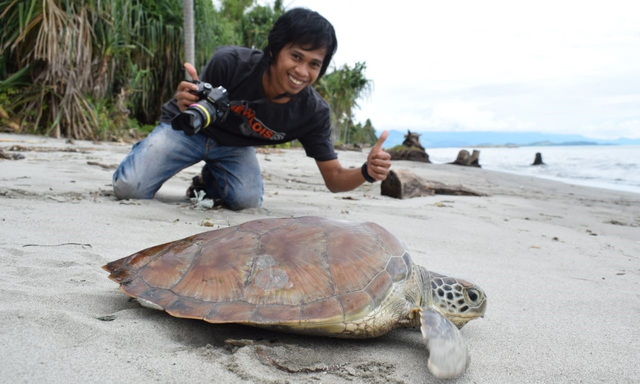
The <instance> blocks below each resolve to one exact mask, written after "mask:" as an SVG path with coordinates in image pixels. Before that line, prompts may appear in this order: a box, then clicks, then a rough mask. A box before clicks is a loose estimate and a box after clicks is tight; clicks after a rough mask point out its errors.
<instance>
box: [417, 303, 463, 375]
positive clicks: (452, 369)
mask: <svg viewBox="0 0 640 384" xmlns="http://www.w3.org/2000/svg"><path fill="white" fill-rule="evenodd" d="M420 320H421V326H420V330H421V331H422V336H423V337H424V342H425V344H426V345H427V349H429V361H428V362H427V367H428V368H429V371H431V373H432V374H433V375H434V376H435V377H437V378H440V379H450V378H455V377H458V376H460V375H462V374H463V373H464V371H465V370H466V369H467V367H468V366H469V361H470V359H469V352H468V351H467V344H466V343H465V342H464V340H463V339H462V335H461V334H460V331H459V330H458V328H457V327H456V326H455V325H454V324H453V323H452V322H451V321H449V320H448V319H447V318H446V317H444V316H442V315H441V314H440V313H438V312H437V311H435V310H433V309H428V308H422V315H421V317H420Z"/></svg>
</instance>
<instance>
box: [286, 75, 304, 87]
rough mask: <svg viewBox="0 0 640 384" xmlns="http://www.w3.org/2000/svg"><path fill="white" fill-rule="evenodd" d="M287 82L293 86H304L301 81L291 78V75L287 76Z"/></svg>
mask: <svg viewBox="0 0 640 384" xmlns="http://www.w3.org/2000/svg"><path fill="white" fill-rule="evenodd" d="M289 81H291V82H292V83H293V84H295V85H302V84H304V81H302V80H298V79H296V78H295V77H293V76H291V75H289Z"/></svg>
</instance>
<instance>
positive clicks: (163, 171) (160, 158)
mask: <svg viewBox="0 0 640 384" xmlns="http://www.w3.org/2000/svg"><path fill="white" fill-rule="evenodd" d="M201 160H204V161H205V162H206V165H205V166H204V168H203V169H202V177H203V179H204V184H205V192H206V193H207V197H208V198H213V199H222V200H224V202H225V203H226V204H227V205H229V207H230V208H231V209H234V210H238V209H244V208H254V207H260V206H261V205H262V194H263V192H264V187H263V185H262V175H261V174H260V165H259V163H258V159H257V157H256V152H255V150H254V149H253V147H230V146H226V145H219V144H218V143H216V141H215V140H214V139H212V138H210V137H208V136H206V135H205V134H203V133H198V134H196V135H193V136H187V135H185V134H184V132H182V131H176V130H174V129H172V128H171V125H170V124H167V123H160V124H159V125H158V126H157V127H156V128H155V129H154V130H153V132H151V134H149V136H147V137H146V138H145V139H144V140H142V141H139V142H137V143H136V144H135V145H134V146H133V148H132V150H131V152H130V153H129V154H128V155H127V157H125V158H124V160H122V163H120V166H119V167H118V169H117V170H116V171H115V173H114V174H113V191H114V193H115V195H116V197H117V198H119V199H151V198H153V196H154V195H155V194H156V192H157V191H158V190H159V189H160V187H161V186H162V184H164V182H165V181H167V180H168V179H169V178H171V177H172V176H173V175H175V174H176V173H178V172H180V171H181V170H182V169H184V168H187V167H189V166H191V165H193V164H196V163H197V162H199V161H201Z"/></svg>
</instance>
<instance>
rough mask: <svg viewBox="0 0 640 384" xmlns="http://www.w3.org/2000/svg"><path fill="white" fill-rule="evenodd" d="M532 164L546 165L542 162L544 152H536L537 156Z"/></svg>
mask: <svg viewBox="0 0 640 384" xmlns="http://www.w3.org/2000/svg"><path fill="white" fill-rule="evenodd" d="M531 165H545V163H543V162H542V153H540V152H537V153H536V158H535V159H534V160H533V164H531Z"/></svg>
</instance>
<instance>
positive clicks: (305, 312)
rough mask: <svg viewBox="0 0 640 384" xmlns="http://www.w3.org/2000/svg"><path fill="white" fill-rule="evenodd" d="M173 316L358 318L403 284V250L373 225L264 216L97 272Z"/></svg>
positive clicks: (292, 321) (248, 320)
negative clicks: (399, 284) (398, 285)
mask: <svg viewBox="0 0 640 384" xmlns="http://www.w3.org/2000/svg"><path fill="white" fill-rule="evenodd" d="M103 268H104V269H105V270H107V271H108V272H110V273H111V274H110V276H109V278H110V279H112V280H114V281H116V282H118V283H120V290H121V291H122V292H124V293H126V294H127V295H129V296H132V297H136V298H138V299H141V300H140V301H141V302H143V303H146V304H147V305H149V306H152V307H154V308H158V309H164V310H166V311H167V312H168V313H169V314H171V315H173V316H176V317H184V318H191V319H203V320H205V321H208V322H211V323H241V324H242V323H244V324H253V325H284V326H290V327H296V324H297V325H299V326H302V325H303V324H308V323H325V324H326V323H343V322H345V321H354V320H357V319H361V318H363V317H365V316H366V315H367V314H369V313H371V312H372V310H373V309H374V308H376V307H378V306H379V305H380V303H381V302H382V301H383V300H384V299H385V297H387V295H389V293H390V292H391V289H392V287H393V285H394V284H395V283H398V282H400V281H404V280H405V279H406V278H407V277H408V276H409V275H410V273H411V269H412V268H413V264H412V262H411V259H410V258H409V255H408V253H406V251H405V246H404V244H403V243H402V242H401V241H400V240H398V239H397V238H396V237H395V236H393V235H392V234H391V233H389V232H388V231H387V230H385V229H384V228H382V227H380V226H379V225H377V224H374V223H353V222H347V221H338V220H331V219H326V218H320V217H301V218H286V219H263V220H255V221H250V222H247V223H244V224H242V225H238V226H234V227H229V228H224V229H219V230H214V231H209V232H204V233H201V234H198V235H195V236H191V237H187V238H185V239H182V240H177V241H174V242H170V243H166V244H162V245H158V246H155V247H151V248H148V249H145V250H143V251H140V252H137V253H135V254H133V255H131V256H128V257H125V258H123V259H120V260H116V261H113V262H111V263H109V264H107V265H105V266H104V267H103Z"/></svg>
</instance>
